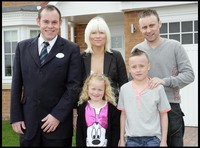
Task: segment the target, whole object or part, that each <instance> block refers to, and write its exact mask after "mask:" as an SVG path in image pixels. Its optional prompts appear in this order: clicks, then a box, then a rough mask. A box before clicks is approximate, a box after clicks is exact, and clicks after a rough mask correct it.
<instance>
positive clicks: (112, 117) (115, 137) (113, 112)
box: [76, 102, 121, 147]
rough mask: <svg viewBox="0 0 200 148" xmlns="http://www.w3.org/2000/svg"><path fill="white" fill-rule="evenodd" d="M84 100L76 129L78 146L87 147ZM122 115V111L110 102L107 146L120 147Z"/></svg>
mask: <svg viewBox="0 0 200 148" xmlns="http://www.w3.org/2000/svg"><path fill="white" fill-rule="evenodd" d="M86 105H87V102H84V103H83V104H81V105H80V106H79V107H78V119H77V129H76V146H77V147H86V137H87V125H86V120H85V107H86ZM120 115H121V111H120V110H118V109H117V108H116V107H115V106H114V105H112V104H111V103H109V102H108V128H107V129H106V136H105V137H106V139H107V140H108V141H107V147H118V142H119V139H120Z"/></svg>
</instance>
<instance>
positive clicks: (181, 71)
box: [132, 9, 195, 147]
mask: <svg viewBox="0 0 200 148" xmlns="http://www.w3.org/2000/svg"><path fill="white" fill-rule="evenodd" d="M161 26H162V24H161V21H160V18H159V16H158V14H157V12H156V11H155V10H151V9H147V10H144V11H143V12H141V13H140V14H139V28H140V31H141V33H142V34H143V35H144V38H145V41H143V42H141V43H139V44H138V45H136V46H135V47H134V48H133V49H132V51H133V50H134V49H135V48H139V49H141V50H143V51H145V52H146V53H147V54H148V56H149V59H150V63H151V69H150V70H149V76H150V77H151V81H150V84H149V85H150V88H154V87H156V86H158V85H160V84H162V85H163V86H164V88H165V92H166V94H167V97H168V99H169V102H170V105H171V108H172V109H171V111H169V112H168V119H169V126H168V137H167V144H168V146H169V147H176V146H183V136H184V128H185V126H184V120H183V116H184V113H183V112H182V110H181V107H180V102H181V97H180V89H181V88H183V87H185V86H186V85H188V84H190V83H192V82H193V81H194V77H195V76H194V72H193V69H192V66H191V63H190V60H189V58H188V55H187V53H186V51H185V49H184V48H183V46H182V45H181V44H180V43H179V42H178V41H176V40H172V39H165V38H162V37H161V36H160V28H161Z"/></svg>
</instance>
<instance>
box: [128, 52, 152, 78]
mask: <svg viewBox="0 0 200 148" xmlns="http://www.w3.org/2000/svg"><path fill="white" fill-rule="evenodd" d="M149 68H150V64H149V62H148V59H147V57H146V56H145V55H140V56H134V57H130V58H129V72H130V73H131V76H132V77H133V78H134V80H136V81H142V80H144V79H145V78H146V77H148V70H149Z"/></svg>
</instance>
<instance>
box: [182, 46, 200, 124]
mask: <svg viewBox="0 0 200 148" xmlns="http://www.w3.org/2000/svg"><path fill="white" fill-rule="evenodd" d="M184 47H185V49H186V52H187V54H188V56H189V59H190V61H191V64H192V67H193V70H194V74H195V81H194V82H193V83H191V84H189V85H188V86H186V87H184V88H182V89H181V91H180V92H181V100H182V102H181V107H182V110H183V112H184V114H185V117H184V121H185V126H198V46H197V45H188V46H186V45H185V46H184Z"/></svg>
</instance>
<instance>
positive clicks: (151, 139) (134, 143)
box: [126, 136, 160, 147]
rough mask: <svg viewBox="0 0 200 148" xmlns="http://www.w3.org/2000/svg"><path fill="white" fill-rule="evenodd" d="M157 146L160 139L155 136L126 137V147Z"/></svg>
mask: <svg viewBox="0 0 200 148" xmlns="http://www.w3.org/2000/svg"><path fill="white" fill-rule="evenodd" d="M138 146H141V147H147V146H152V147H159V146H160V139H159V138H158V137H156V136H143V137H127V141H126V147H138Z"/></svg>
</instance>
